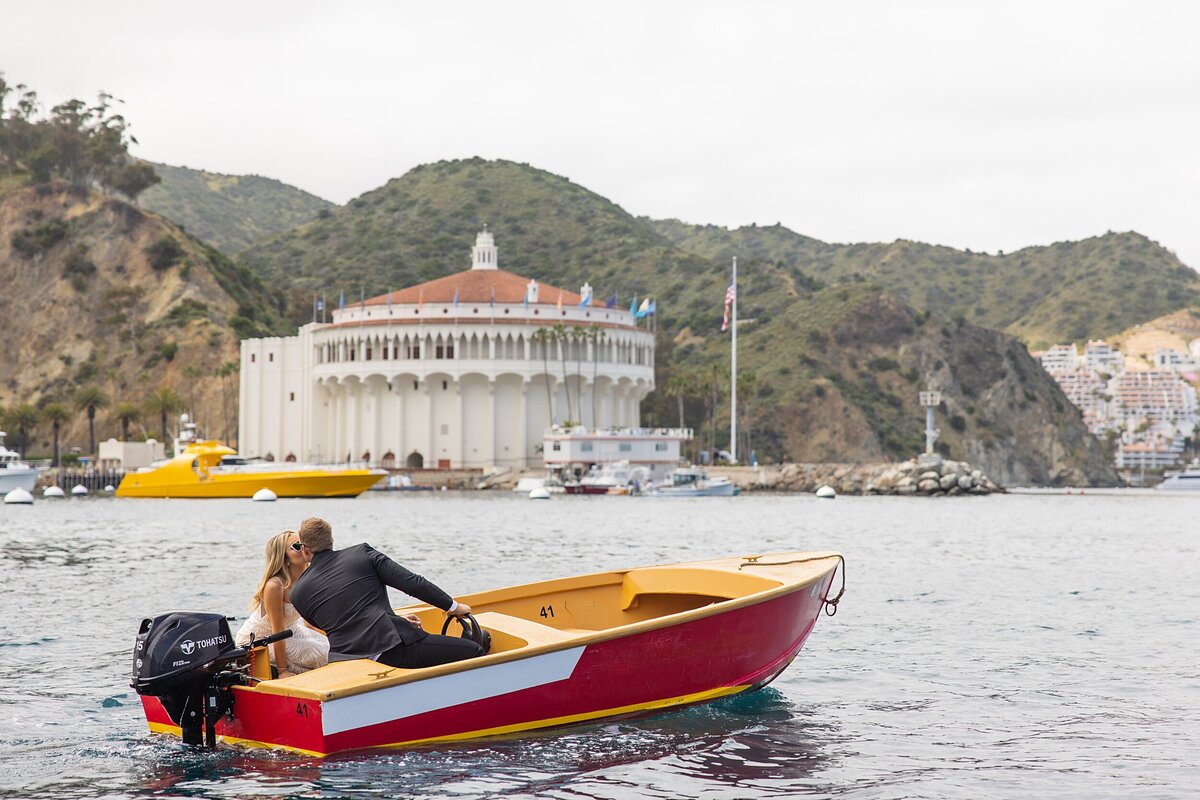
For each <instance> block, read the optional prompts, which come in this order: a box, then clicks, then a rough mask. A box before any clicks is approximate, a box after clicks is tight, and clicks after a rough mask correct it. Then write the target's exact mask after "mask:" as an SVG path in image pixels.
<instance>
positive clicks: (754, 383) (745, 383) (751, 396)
mask: <svg viewBox="0 0 1200 800" xmlns="http://www.w3.org/2000/svg"><path fill="white" fill-rule="evenodd" d="M737 385H738V411H740V412H741V413H740V414H739V415H738V416H739V417H740V418H741V421H742V428H741V430H742V433H743V434H745V437H746V438H745V442H744V444H742V445H739V447H741V450H742V453H743V454H744V455H743V457H742V460H743V461H745V462H747V463H749V461H750V452H751V441H750V434H751V430H752V429H751V426H752V425H753V420H752V419H751V417H750V406H751V405H752V404H753V403H754V401H755V398H756V397H757V396H758V374H757V373H755V372H754V371H753V370H746V371H745V372H741V373H738V379H737Z"/></svg>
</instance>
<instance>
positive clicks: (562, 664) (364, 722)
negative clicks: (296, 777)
mask: <svg viewBox="0 0 1200 800" xmlns="http://www.w3.org/2000/svg"><path fill="white" fill-rule="evenodd" d="M585 649H586V648H584V647H573V648H571V649H570V650H559V651H557V652H554V653H546V654H544V655H540V656H534V657H533V658H524V659H521V660H519V661H509V662H506V663H503V664H496V665H495V666H491V667H484V668H482V669H473V670H470V671H469V672H459V673H455V674H452V675H443V676H442V677H440V678H430V679H428V680H423V681H418V682H417V683H407V684H401V685H400V686H392V687H390V688H388V689H380V690H378V691H374V692H365V693H363V694H356V695H351V696H350V697H345V698H341V699H337V700H329V701H326V702H325V703H323V704H322V709H321V722H322V726H321V727H322V730H323V731H324V733H325V735H326V736H329V735H331V734H335V733H342V732H344V731H349V730H354V729H356V728H362V727H366V726H368V725H377V724H379V723H381V722H394V721H396V720H401V719H404V718H405V717H411V716H414V715H416V714H424V713H427V712H429V711H437V710H439V709H443V708H449V707H451V706H458V705H462V704H463V703H471V702H474V701H476V700H483V699H485V698H490V697H499V696H501V695H505V694H509V693H511V692H519V691H521V690H522V689H532V688H533V687H535V686H544V685H546V684H548V683H554V682H555V681H561V680H566V679H567V678H569V677H571V673H572V672H574V670H575V665H576V664H578V663H579V658H580V656H582V655H583V651H584V650H585Z"/></svg>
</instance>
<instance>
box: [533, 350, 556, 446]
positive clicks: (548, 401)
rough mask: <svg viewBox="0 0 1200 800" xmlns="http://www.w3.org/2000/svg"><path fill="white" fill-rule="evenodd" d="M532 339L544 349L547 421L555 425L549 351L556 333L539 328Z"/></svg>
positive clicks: (543, 365) (543, 380)
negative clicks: (551, 396)
mask: <svg viewBox="0 0 1200 800" xmlns="http://www.w3.org/2000/svg"><path fill="white" fill-rule="evenodd" d="M532 338H533V341H534V343H535V344H539V345H541V349H542V383H544V384H546V419H548V420H550V424H551V425H553V424H554V423H555V422H556V420H555V419H554V404H553V402H551V399H550V362H549V360H548V353H547V351H548V350H549V349H550V342H551V340H552V339H553V338H554V331H552V330H550V329H549V328H545V327H543V328H538V329H537V330H536V331H534V332H533V337H532Z"/></svg>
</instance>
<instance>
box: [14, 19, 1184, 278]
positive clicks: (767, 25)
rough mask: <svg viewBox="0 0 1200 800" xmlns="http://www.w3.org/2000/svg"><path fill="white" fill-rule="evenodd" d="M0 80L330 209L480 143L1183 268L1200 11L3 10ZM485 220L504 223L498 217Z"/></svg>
mask: <svg viewBox="0 0 1200 800" xmlns="http://www.w3.org/2000/svg"><path fill="white" fill-rule="evenodd" d="M0 20H2V23H0V24H2V25H3V29H4V34H3V37H2V38H3V45H2V46H0V71H3V72H4V73H5V76H6V77H7V79H8V80H9V81H10V82H12V83H17V82H23V83H26V84H29V85H30V86H32V87H33V88H35V89H36V90H37V91H38V92H39V94H40V96H41V98H42V100H43V102H44V104H45V105H46V106H47V107H49V106H50V105H53V104H54V103H56V102H59V101H61V100H63V99H66V98H68V97H82V98H84V99H89V100H90V99H93V98H94V97H95V95H96V93H97V92H98V91H100V90H104V91H107V92H109V93H110V94H113V95H116V96H117V97H120V98H122V99H123V100H124V101H125V103H126V105H125V112H126V115H127V117H128V118H129V119H130V121H131V122H132V124H133V133H134V135H135V136H136V137H137V138H138V139H139V141H140V146H139V147H137V148H136V154H137V155H140V156H141V157H144V158H147V159H151V160H154V161H162V162H166V163H170V164H180V165H185V166H189V167H197V168H203V169H208V170H213V171H217V172H226V173H234V174H243V173H257V174H260V175H266V176H269V177H273V178H278V179H280V180H283V181H285V182H287V183H291V184H293V185H295V186H298V187H300V188H302V189H305V190H307V191H310V192H313V193H314V194H317V195H320V196H322V197H325V198H327V199H329V200H333V201H335V202H338V203H344V202H346V201H347V200H349V199H350V198H352V197H355V196H356V195H358V194H361V193H363V192H366V191H369V190H371V189H373V188H375V187H377V186H380V185H381V184H383V183H384V182H386V181H387V180H388V179H389V178H392V177H396V176H399V175H402V174H403V173H404V172H406V171H407V170H409V169H411V168H412V167H414V166H416V165H418V164H422V163H426V162H430V161H437V160H440V159H453V158H466V157H470V156H476V155H478V156H483V157H485V158H505V159H511V160H514V161H524V162H528V163H530V164H532V165H534V166H536V167H540V168H542V169H546V170H549V171H551V172H554V173H557V174H560V175H564V176H566V177H568V178H570V179H571V180H572V181H574V182H575V183H578V184H580V185H582V186H584V187H586V188H588V189H591V190H593V191H595V192H598V193H599V194H601V195H604V196H605V197H607V198H609V199H610V200H612V201H614V202H616V203H618V204H619V205H621V206H622V207H623V208H625V209H626V210H627V211H629V212H631V213H633V214H638V215H648V216H651V217H656V218H663V217H677V218H680V219H683V220H685V221H687V222H693V223H715V224H719V225H727V226H730V227H734V226H738V225H745V224H749V223H751V222H756V223H758V224H765V225H770V224H774V223H776V222H781V223H783V224H784V225H786V226H787V227H789V228H791V229H793V230H795V231H797V232H799V233H803V234H806V235H808V236H814V237H817V238H819V239H823V240H826V241H834V242H858V241H891V240H893V239H897V238H904V239H915V240H919V241H926V242H933V243H937V244H946V245H951V246H953V247H959V248H971V249H973V250H976V251H979V250H985V251H989V252H995V251H996V250H998V249H1002V250H1005V251H1011V250H1015V249H1017V248H1020V247H1023V246H1027V245H1033V244H1048V243H1050V242H1054V241H1061V240H1065V239H1080V238H1085V237H1088V236H1094V235H1098V234H1102V233H1104V232H1105V231H1107V230H1116V231H1124V230H1137V231H1139V232H1141V233H1143V234H1145V235H1147V236H1149V237H1151V238H1152V239H1155V240H1156V241H1158V242H1160V243H1161V244H1163V245H1164V246H1166V247H1168V248H1170V249H1172V250H1174V251H1175V252H1176V253H1177V254H1178V255H1179V256H1180V258H1182V259H1183V260H1184V261H1185V262H1186V263H1188V264H1189V265H1190V266H1193V267H1200V224H1198V222H1200V215H1198V214H1197V190H1198V189H1200V3H1191V2H1147V1H1146V0H1139V2H1136V3H1134V2H1124V3H1108V2H1093V1H1089V2H1057V3H1056V2H1048V1H1047V0H1040V1H1039V2H1030V3H1024V2H1009V1H1008V0H1004V1H1001V0H994V2H991V3H988V4H984V3H978V2H961V1H960V2H926V3H901V2H878V3H875V2H829V0H825V1H824V2H820V3H802V2H783V1H782V0H781V1H780V2H774V3H753V2H744V1H743V0H738V2H733V1H732V0H731V2H726V3H711V2H697V0H689V2H651V1H650V0H638V2H612V1H611V0H605V2H599V1H598V0H597V2H592V3H587V4H585V3H570V2H564V1H563V0H554V1H553V2H503V3H498V2H492V3H471V2H446V3H421V4H414V3H402V2H387V3H376V2H354V3H309V2H295V1H294V0H292V1H291V2H261V0H256V1H255V2H245V0H241V1H240V2H219V1H214V0H207V1H206V2H204V3H165V2H161V3H149V2H114V1H113V0H106V2H103V3H97V2H92V1H91V0H88V1H87V2H74V3H68V2H56V1H55V0H39V1H38V2H25V1H22V2H17V1H16V0H0ZM497 235H498V236H499V237H501V239H502V237H503V231H497Z"/></svg>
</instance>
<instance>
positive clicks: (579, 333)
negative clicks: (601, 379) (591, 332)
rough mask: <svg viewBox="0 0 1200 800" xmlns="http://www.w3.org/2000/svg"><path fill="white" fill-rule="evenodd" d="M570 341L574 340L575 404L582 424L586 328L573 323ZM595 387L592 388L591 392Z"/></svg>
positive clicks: (587, 339) (587, 338)
mask: <svg viewBox="0 0 1200 800" xmlns="http://www.w3.org/2000/svg"><path fill="white" fill-rule="evenodd" d="M571 341H573V342H575V395H576V397H575V404H576V405H577V406H578V408H577V409H576V411H578V412H579V423H580V424H581V425H582V424H583V374H582V373H583V350H584V344H585V343H586V342H587V341H589V337H588V331H587V328H585V327H583V326H582V325H575V326H573V327H572V328H571ZM594 391H595V389H594V388H593V392H594Z"/></svg>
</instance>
